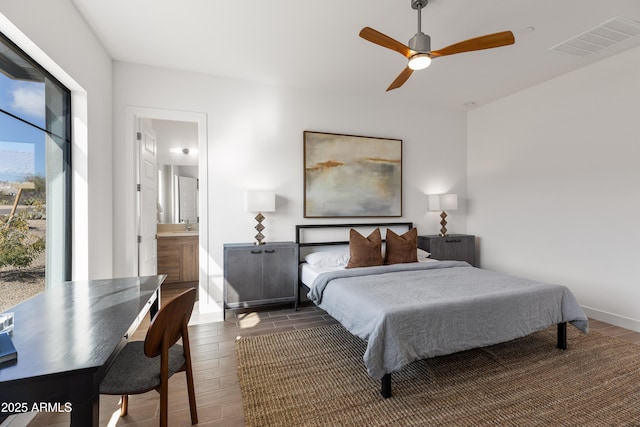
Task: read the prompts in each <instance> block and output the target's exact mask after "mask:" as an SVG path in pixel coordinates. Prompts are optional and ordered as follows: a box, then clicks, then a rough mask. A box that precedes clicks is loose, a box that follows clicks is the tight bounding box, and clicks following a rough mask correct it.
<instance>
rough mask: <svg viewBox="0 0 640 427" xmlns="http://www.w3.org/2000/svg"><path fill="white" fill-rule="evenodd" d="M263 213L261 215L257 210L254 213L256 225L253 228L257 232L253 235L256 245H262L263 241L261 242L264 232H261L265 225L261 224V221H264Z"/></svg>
mask: <svg viewBox="0 0 640 427" xmlns="http://www.w3.org/2000/svg"><path fill="white" fill-rule="evenodd" d="M264 219H265V218H264V215H262V213H260V212H258V215H256V221H258V225H256V226H255V229H256V230H258V234H256V235H255V236H254V237H255V239H256V242H255V244H256V245H264V243H265V242H263V240H264V234H262V230H264V229H265V226H264V225H262V221H264Z"/></svg>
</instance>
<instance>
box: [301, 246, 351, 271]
mask: <svg viewBox="0 0 640 427" xmlns="http://www.w3.org/2000/svg"><path fill="white" fill-rule="evenodd" d="M304 260H305V261H306V262H307V263H308V264H311V265H313V266H314V267H321V268H330V267H346V266H347V264H348V263H349V250H348V249H347V250H345V249H339V250H332V251H322V252H312V253H310V254H309V255H307V256H305V257H304Z"/></svg>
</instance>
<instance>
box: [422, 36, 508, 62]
mask: <svg viewBox="0 0 640 427" xmlns="http://www.w3.org/2000/svg"><path fill="white" fill-rule="evenodd" d="M515 41H516V40H515V38H514V37H513V33H512V32H511V31H503V32H501V33H494V34H487V35H486V36H480V37H475V38H473V39H469V40H464V41H461V42H458V43H455V44H452V45H450V46H447V47H445V48H443V49H439V50H433V51H431V54H430V55H431V56H432V57H434V58H436V57H438V56H446V55H453V54H456V53H463V52H471V51H474V50H483V49H492V48H494V47H501V46H508V45H510V44H513V43H515Z"/></svg>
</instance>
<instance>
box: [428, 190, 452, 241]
mask: <svg viewBox="0 0 640 427" xmlns="http://www.w3.org/2000/svg"><path fill="white" fill-rule="evenodd" d="M456 209H458V195H457V194H430V195H429V210H430V211H442V213H441V214H440V218H441V219H440V236H446V235H447V227H446V225H447V212H446V211H454V210H456Z"/></svg>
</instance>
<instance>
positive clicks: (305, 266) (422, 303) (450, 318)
mask: <svg viewBox="0 0 640 427" xmlns="http://www.w3.org/2000/svg"><path fill="white" fill-rule="evenodd" d="M375 229H378V230H381V231H380V234H381V235H382V236H385V235H389V234H391V235H392V236H398V235H400V233H403V232H407V234H408V232H409V231H413V234H416V231H415V229H413V224H412V223H410V222H400V223H381V224H313V225H298V226H296V242H297V243H298V245H299V247H300V254H301V255H300V256H301V261H302V262H301V263H300V274H299V278H300V285H301V287H302V288H303V289H302V293H303V294H306V295H307V297H308V298H309V299H310V300H311V301H312V302H313V303H314V304H316V305H317V306H319V307H320V308H322V309H323V310H325V311H326V312H327V313H328V314H330V315H331V316H332V317H334V318H335V319H337V320H338V321H339V322H340V323H341V324H342V325H343V326H344V327H345V328H346V329H347V330H348V331H349V332H351V333H352V334H353V335H356V336H358V337H360V338H361V339H363V340H365V341H366V342H367V348H366V351H365V354H364V356H363V360H364V364H365V366H366V368H367V372H368V374H369V375H370V376H371V377H372V378H375V379H378V380H380V381H381V393H382V395H383V396H384V397H385V398H387V397H391V395H392V386H391V384H392V381H391V374H392V373H393V372H395V371H398V370H399V369H401V368H402V367H403V366H405V365H407V364H409V363H412V362H414V361H416V360H420V359H425V358H430V357H434V356H440V355H445V354H451V353H455V352H458V351H463V350H468V349H472V348H478V347H484V346H489V345H493V344H498V343H501V342H506V341H510V340H513V339H516V338H520V337H523V336H526V335H529V334H531V333H534V332H537V331H540V330H542V329H546V328H548V327H550V326H553V325H557V330H558V338H557V347H558V348H560V349H566V348H567V338H566V328H567V322H568V323H570V324H572V325H573V326H575V327H576V328H578V329H579V330H580V331H582V332H583V333H587V332H588V319H587V317H586V315H585V314H584V311H583V310H582V308H581V307H580V306H579V305H578V303H577V301H576V298H575V297H574V295H573V294H572V293H571V291H570V290H569V289H568V288H567V287H565V286H560V285H552V284H547V283H541V282H536V281H532V280H527V279H523V278H518V277H513V276H507V275H504V274H500V273H495V272H491V271H487V270H482V269H480V268H476V267H472V266H471V265H470V264H468V263H466V262H463V261H437V260H432V259H430V258H427V256H428V254H427V255H425V254H424V253H422V254H420V253H417V255H416V259H417V262H400V263H394V264H391V265H375V266H365V267H359V268H345V266H344V263H345V257H346V259H347V260H348V259H349V243H350V239H346V238H343V237H338V238H337V239H336V238H334V236H344V235H345V234H346V230H348V231H349V232H350V233H352V234H351V237H353V233H354V231H357V232H356V233H355V234H358V233H361V234H363V235H366V234H367V233H371V235H373V234H374V233H373V232H372V231H371V230H374V231H375ZM360 230H361V231H360ZM388 230H391V233H389V231H388ZM327 236H328V237H327ZM395 238H396V237H394V239H395ZM352 243H353V241H352ZM385 244H386V248H385ZM394 245H395V243H394ZM414 247H415V246H414ZM389 249H390V245H389V243H387V242H385V241H384V240H383V243H382V249H381V250H382V253H383V258H385V257H386V256H387V255H389ZM385 250H387V254H386V255H385V254H384V253H385ZM416 251H418V250H417V249H416ZM345 254H346V255H345Z"/></svg>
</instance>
